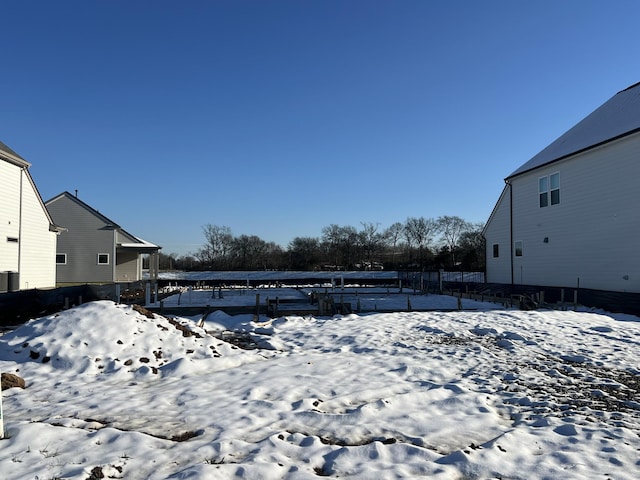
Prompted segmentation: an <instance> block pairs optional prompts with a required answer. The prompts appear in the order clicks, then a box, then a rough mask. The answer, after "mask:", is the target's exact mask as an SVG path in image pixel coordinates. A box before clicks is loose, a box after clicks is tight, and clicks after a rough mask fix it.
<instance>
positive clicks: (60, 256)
mask: <svg viewBox="0 0 640 480" xmlns="http://www.w3.org/2000/svg"><path fill="white" fill-rule="evenodd" d="M66 264H67V254H66V253H56V265H66Z"/></svg>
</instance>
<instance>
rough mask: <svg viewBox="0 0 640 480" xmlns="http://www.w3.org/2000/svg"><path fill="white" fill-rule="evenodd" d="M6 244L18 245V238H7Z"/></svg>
mask: <svg viewBox="0 0 640 480" xmlns="http://www.w3.org/2000/svg"><path fill="white" fill-rule="evenodd" d="M7 242H9V243H18V237H7Z"/></svg>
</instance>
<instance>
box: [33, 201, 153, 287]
mask: <svg viewBox="0 0 640 480" xmlns="http://www.w3.org/2000/svg"><path fill="white" fill-rule="evenodd" d="M46 206H47V209H48V210H49V213H50V214H51V217H52V218H53V219H54V220H55V222H56V223H57V224H59V225H62V226H63V227H64V228H65V231H64V232H62V233H61V234H60V237H59V238H58V248H57V255H56V262H55V263H56V271H57V282H58V285H71V284H79V283H122V282H136V281H139V280H142V256H143V255H144V254H150V261H149V266H150V273H151V275H152V279H153V277H154V275H155V276H156V277H157V262H158V251H159V250H160V247H159V246H157V245H154V244H152V243H149V242H146V241H144V240H142V239H140V238H138V237H135V236H133V235H131V234H130V233H128V232H127V231H125V230H123V229H122V228H121V227H120V226H119V225H118V224H117V223H115V222H113V221H112V220H110V219H108V218H107V217H105V216H104V215H102V214H101V213H100V212H98V211H97V210H95V209H93V208H92V207H90V206H89V205H87V204H86V203H84V202H83V201H82V200H80V199H78V198H77V196H75V195H72V194H70V193H69V192H63V193H61V194H60V195H58V196H56V197H54V198H52V199H51V200H48V201H47V202H46Z"/></svg>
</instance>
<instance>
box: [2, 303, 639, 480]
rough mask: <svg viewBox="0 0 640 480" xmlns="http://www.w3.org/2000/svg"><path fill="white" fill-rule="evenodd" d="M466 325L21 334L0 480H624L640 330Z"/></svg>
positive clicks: (490, 311) (79, 314)
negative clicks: (17, 383)
mask: <svg viewBox="0 0 640 480" xmlns="http://www.w3.org/2000/svg"><path fill="white" fill-rule="evenodd" d="M209 293H211V292H209ZM248 296H249V297H250V295H248ZM424 298H425V299H428V298H431V300H433V301H434V302H439V301H444V299H440V298H439V297H438V296H425V297H424ZM425 301H426V300H425ZM453 301H454V302H455V299H454V300H453ZM475 308H477V310H476V311H462V312H457V311H454V312H402V313H370V314H360V315H348V316H334V317H312V316H306V317H301V316H283V317H279V318H276V319H268V318H266V317H264V318H260V319H259V320H260V321H259V322H252V321H251V316H236V317H231V316H228V315H226V314H224V313H222V312H220V311H218V312H216V313H213V314H211V315H209V316H208V317H207V321H206V323H205V325H204V328H199V327H197V326H196V324H197V322H198V320H199V318H176V319H167V318H164V317H160V316H157V315H149V316H146V315H145V313H148V312H145V311H144V310H140V309H137V310H136V309H133V308H132V307H129V306H124V305H117V304H115V303H113V302H110V301H100V302H92V303H88V304H85V305H81V306H79V307H76V308H73V309H71V310H68V311H65V312H61V313H59V314H55V315H51V316H48V317H43V318H41V319H37V320H32V321H30V322H29V323H28V324H26V325H24V326H22V327H20V328H18V329H17V330H15V331H13V332H10V333H7V334H6V335H4V336H2V337H0V369H1V371H2V372H8V373H15V374H17V375H19V376H21V377H22V378H24V379H25V381H26V383H27V388H26V389H24V390H22V389H19V388H13V389H10V390H6V391H4V392H3V406H4V424H5V431H6V436H7V437H8V438H5V439H4V440H0V478H3V479H4V478H6V479H12V480H20V479H25V480H26V479H29V480H33V479H35V478H38V479H54V478H63V479H82V480H86V479H94V478H123V479H226V478H245V479H314V478H318V477H320V476H329V477H334V478H337V477H339V478H362V479H392V478H416V477H428V478H435V479H461V478H465V479H486V478H515V479H558V478H562V479H583V478H600V479H604V478H612V479H636V478H640V460H639V458H640V438H639V434H640V397H639V395H640V393H639V391H640V386H639V385H640V382H639V378H640V377H639V375H640V363H639V362H640V361H639V360H638V356H637V353H638V347H639V344H640V323H638V318H636V317H631V316H623V315H615V316H614V315H608V314H603V313H596V312H572V311H566V312H561V311H531V312H522V311H515V310H505V309H497V308H494V306H491V305H489V304H483V305H476V307H475ZM150 317H152V318H150ZM225 330H227V331H228V330H234V331H235V332H236V333H235V334H234V335H229V333H228V332H227V334H226V336H225V335H223V334H222V332H223V331H225ZM191 331H192V332H194V333H195V334H190V332H191ZM240 344H242V345H252V346H259V347H260V348H257V349H251V350H245V349H242V348H238V347H237V346H236V345H240ZM100 475H103V477H100Z"/></svg>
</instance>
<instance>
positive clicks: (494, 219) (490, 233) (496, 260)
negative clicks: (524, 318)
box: [484, 185, 511, 283]
mask: <svg viewBox="0 0 640 480" xmlns="http://www.w3.org/2000/svg"><path fill="white" fill-rule="evenodd" d="M509 188H510V187H509V185H506V186H505V188H504V189H503V190H502V194H501V195H500V198H499V199H498V203H497V204H496V206H495V208H494V209H493V212H492V214H491V218H490V219H489V221H488V222H487V226H486V228H485V231H484V235H485V239H486V245H487V253H486V261H487V272H486V276H487V282H490V283H511V259H510V257H511V247H510V244H511V236H510V231H509V201H510V199H509ZM494 244H496V245H498V246H499V247H498V248H499V256H498V257H494V256H493V245H494Z"/></svg>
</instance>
